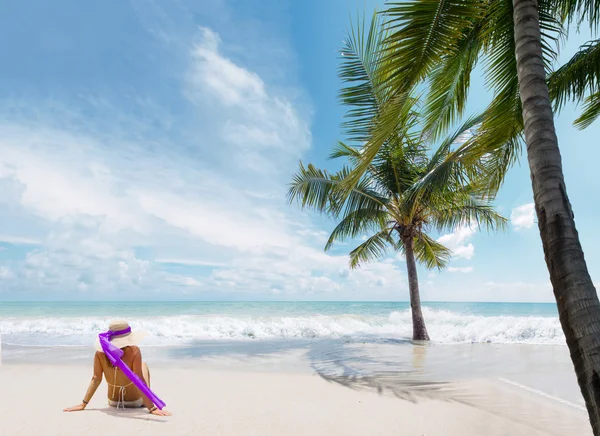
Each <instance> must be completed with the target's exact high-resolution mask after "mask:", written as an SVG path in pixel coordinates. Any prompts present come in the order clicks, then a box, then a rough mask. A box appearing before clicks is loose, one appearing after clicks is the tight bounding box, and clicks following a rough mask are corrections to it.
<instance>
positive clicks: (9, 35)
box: [0, 0, 600, 302]
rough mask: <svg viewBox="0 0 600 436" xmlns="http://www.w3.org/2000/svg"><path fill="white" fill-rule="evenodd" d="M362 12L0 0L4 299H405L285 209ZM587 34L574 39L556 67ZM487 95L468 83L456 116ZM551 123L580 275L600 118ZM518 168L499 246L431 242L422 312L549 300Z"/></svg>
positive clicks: (0, 277)
mask: <svg viewBox="0 0 600 436" xmlns="http://www.w3.org/2000/svg"><path fill="white" fill-rule="evenodd" d="M377 5H378V2H376V1H364V0H363V1H358V0H329V1H327V2H323V1H320V0H306V1H303V2H294V1H292V0H260V1H259V0H252V1H250V0H248V1H244V0H237V1H236V0H210V1H209V0H203V1H198V0H195V1H184V0H176V1H172V2H168V4H167V3H166V2H159V1H153V0H132V1H122V0H105V1H103V2H93V3H89V4H86V7H85V8H82V7H81V3H80V2H78V1H75V0H57V1H54V2H47V1H43V0H34V1H31V2H3V3H2V4H0V51H1V53H2V59H3V62H2V68H1V69H0V300H117V299H125V300H140V299H144V300H180V299H191V300H294V301H295V300H327V301H333V300H372V301H376V300H377V301H379V300H385V301H405V300H407V298H408V286H407V278H406V264H405V262H404V260H403V258H402V257H401V256H398V255H397V254H395V253H391V252H390V253H389V255H388V256H386V257H385V258H383V259H381V260H379V261H376V262H372V263H371V264H369V265H365V266H363V267H361V268H359V269H356V270H350V269H349V267H348V257H347V253H348V251H349V250H350V249H351V248H353V245H352V244H358V243H360V242H361V241H360V240H358V241H354V242H352V241H351V242H350V243H348V244H340V245H338V246H336V247H335V248H334V249H333V250H332V251H330V252H327V253H325V252H324V251H323V247H324V244H325V241H326V239H327V236H328V232H329V231H331V229H332V228H333V226H334V224H335V223H334V222H332V221H330V220H327V219H326V218H324V217H320V216H316V215H314V214H312V213H310V212H306V211H302V210H300V209H299V207H297V206H296V205H290V204H289V203H288V202H287V199H286V193H287V189H288V186H287V185H288V183H289V182H290V181H291V178H292V175H293V173H294V172H295V171H296V169H297V168H298V161H299V160H302V161H303V162H313V163H315V164H316V165H317V166H320V167H325V168H327V167H328V166H329V167H332V166H334V164H333V163H332V162H331V161H329V160H328V159H327V156H328V154H329V151H330V149H331V147H332V145H333V144H334V143H335V141H337V140H338V139H341V137H340V128H339V125H340V123H341V121H342V118H343V114H344V110H343V108H342V107H341V106H340V105H339V102H338V100H337V92H338V89H339V87H340V82H339V80H338V79H337V76H336V69H337V67H338V62H339V50H340V48H341V46H342V41H343V39H344V38H345V36H346V34H347V30H348V27H349V24H350V20H351V18H352V17H353V16H356V14H357V13H362V12H365V11H366V12H367V13H368V14H370V13H371V12H372V11H373V9H374V8H375V7H376V6H377ZM589 39H591V37H590V35H589V33H586V32H585V31H582V34H573V35H572V36H571V38H570V39H569V43H568V45H567V46H566V47H565V48H564V50H563V51H562V52H561V59H562V60H564V59H567V58H568V56H570V55H571V54H573V53H574V51H575V49H576V48H577V46H578V45H579V44H581V43H583V42H585V41H587V40H589ZM489 98H490V93H489V91H487V90H486V87H485V82H484V79H483V78H482V77H475V78H474V80H473V84H472V91H471V94H470V102H469V109H468V111H472V112H475V111H477V110H481V109H482V108H483V107H485V104H486V103H487V101H489ZM577 114H578V110H577V108H576V107H574V106H569V107H567V108H566V109H565V110H564V111H563V112H562V113H561V114H560V115H559V116H558V117H557V119H556V125H557V131H558V136H559V143H560V147H561V151H562V154H563V165H564V173H565V179H566V183H567V189H568V193H569V196H570V199H571V203H572V205H573V209H574V212H575V219H576V224H577V226H578V230H579V235H580V238H581V242H582V245H583V248H584V251H585V255H586V260H587V262H588V267H589V270H590V272H591V275H592V278H593V279H594V280H596V282H600V235H599V234H598V232H597V231H595V230H596V220H597V217H598V215H599V212H600V205H599V204H598V202H597V199H598V194H597V192H598V190H599V189H600V179H599V178H598V177H596V176H595V171H596V168H595V166H596V162H597V161H598V158H600V148H599V145H600V143H599V141H598V138H599V137H600V122H597V123H595V124H594V125H592V126H591V127H590V128H588V129H587V130H585V131H579V130H577V129H575V128H573V127H572V122H573V120H574V119H575V118H576V117H577ZM532 202H533V196H532V192H531V183H530V180H529V173H528V168H527V164H526V158H525V157H523V159H522V160H521V164H520V165H519V166H516V167H514V168H513V169H512V170H511V171H510V173H509V175H508V177H507V180H506V182H505V185H504V186H503V188H502V191H501V192H500V194H499V196H498V199H497V202H496V204H497V208H498V210H499V211H500V212H501V213H502V214H503V215H504V216H506V217H507V218H508V219H509V220H510V225H509V226H508V228H507V230H506V231H504V232H501V233H491V234H489V233H478V232H477V231H476V229H471V228H468V227H461V228H457V229H454V231H453V232H451V233H447V234H439V235H435V236H436V237H437V238H439V240H440V241H441V242H443V243H445V244H447V246H448V247H449V248H451V249H452V250H453V252H454V255H453V258H452V261H451V263H450V267H449V268H448V269H447V270H445V271H442V272H437V271H433V272H432V271H427V270H424V269H419V277H420V282H421V283H420V284H421V292H422V299H423V300H429V301H540V302H544V301H553V296H552V290H551V286H550V284H549V279H548V272H547V270H546V266H545V263H544V258H543V252H542V247H541V243H540V239H539V233H538V230H537V226H536V219H535V214H534V210H533V203H532Z"/></svg>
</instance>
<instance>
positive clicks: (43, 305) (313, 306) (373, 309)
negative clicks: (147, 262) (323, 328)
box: [0, 301, 557, 317]
mask: <svg viewBox="0 0 600 436" xmlns="http://www.w3.org/2000/svg"><path fill="white" fill-rule="evenodd" d="M423 306H424V307H428V308H431V309H438V310H447V311H451V312H454V313H457V314H465V315H481V316H502V315H506V316H557V312H556V305H555V304H554V303H462V302H460V303H447V302H427V303H423ZM408 308H409V304H408V302H304V301H302V302H199V301H165V302H146V301H126V302H110V301H108V302H107V301H91V302H14V301H8V302H1V301H0V317H8V316H13V317H21V316H26V317H27V316H44V317H51V316H61V317H62V316H75V317H77V316H136V315H143V316H153V315H156V316H168V315H214V314H230V315H233V314H241V315H253V316H269V315H312V314H323V315H341V314H355V315H363V314H364V315H385V314H388V313H390V312H393V311H403V310H407V309H408Z"/></svg>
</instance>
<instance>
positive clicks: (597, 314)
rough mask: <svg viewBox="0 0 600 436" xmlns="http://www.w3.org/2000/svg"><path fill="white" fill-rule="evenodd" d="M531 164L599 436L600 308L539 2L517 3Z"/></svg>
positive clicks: (545, 240)
mask: <svg viewBox="0 0 600 436" xmlns="http://www.w3.org/2000/svg"><path fill="white" fill-rule="evenodd" d="M513 7H514V11H513V17H514V33H515V35H514V36H515V43H516V57H517V68H518V76H519V91H520V94H521V101H522V103H523V121H524V123H525V139H526V142H527V158H528V161H529V169H530V171H531V181H532V184H533V195H534V201H535V210H536V213H537V217H538V226H539V230H540V235H541V238H542V245H543V247H544V255H545V258H546V264H547V266H548V271H549V272H550V281H551V282H552V287H553V289H554V296H555V298H556V303H557V306H558V312H559V316H560V322H561V325H562V329H563V331H564V333H565V337H566V340H567V345H568V347H569V350H570V352H571V358H572V360H573V366H574V367H575V373H576V374H577V381H578V383H579V387H580V389H581V393H582V394H583V397H584V399H585V403H586V406H587V410H588V413H589V416H590V421H591V424H592V428H593V430H594V435H596V436H600V302H599V301H598V295H597V294H596V289H595V288H594V284H593V283H592V279H591V277H590V275H589V273H588V270H587V266H586V263H585V259H584V256H583V250H582V248H581V244H580V243H579V236H578V234H577V230H576V228H575V221H574V215H573V211H572V210H571V204H570V203H569V199H568V197H567V190H566V188H565V182H564V177H563V173H562V164H561V156H560V151H559V149H558V140H557V137H556V132H555V129H554V119H553V114H552V106H551V104H550V98H549V96H548V86H547V84H546V76H545V71H544V63H543V58H542V47H541V36H540V25H539V15H538V11H537V1H536V0H513Z"/></svg>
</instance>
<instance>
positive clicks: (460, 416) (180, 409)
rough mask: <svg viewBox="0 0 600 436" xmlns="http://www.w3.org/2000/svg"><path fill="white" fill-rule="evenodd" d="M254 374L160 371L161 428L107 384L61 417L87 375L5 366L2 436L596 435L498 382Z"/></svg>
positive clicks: (572, 417) (570, 414) (65, 368)
mask: <svg viewBox="0 0 600 436" xmlns="http://www.w3.org/2000/svg"><path fill="white" fill-rule="evenodd" d="M248 368H250V369H248ZM248 368H247V367H246V365H244V364H239V365H238V366H237V367H235V368H231V367H230V368H227V365H224V367H223V369H215V367H214V365H205V364H201V363H198V364H197V365H195V366H194V367H191V366H186V367H178V366H177V365H176V364H175V363H173V364H171V365H170V366H169V365H157V366H153V367H152V368H151V371H152V381H153V385H152V387H153V390H155V392H156V393H157V394H158V395H159V396H160V397H161V398H162V399H163V400H164V401H165V402H166V403H167V408H168V409H169V410H170V411H172V412H173V416H172V417H169V418H159V417H154V416H150V415H148V414H147V411H146V410H145V409H140V410H125V411H122V410H118V411H117V410H115V409H114V408H110V407H109V406H107V405H106V390H107V387H106V384H105V383H103V384H102V385H101V386H100V388H99V389H98V391H97V392H96V395H95V396H94V398H93V399H92V401H91V402H90V405H89V409H88V410H86V411H84V412H73V413H64V412H62V408H63V407H67V406H71V405H74V404H77V403H78V402H79V401H80V398H81V397H82V395H83V394H84V392H85V389H86V387H87V383H88V381H89V379H90V376H91V367H90V365H83V364H80V363H73V364H69V365H62V364H51V363H45V364H44V363H39V362H38V363H11V364H4V365H2V366H0V385H1V386H3V395H2V396H1V397H0V416H2V417H4V419H3V420H2V424H1V430H0V434H1V435H2V436H4V435H6V436H13V435H14V436H20V435H30V434H43V435H48V436H53V435H65V436H69V435H80V434H89V435H100V434H105V433H106V429H108V428H111V429H116V428H118V429H119V431H123V432H126V433H127V434H145V435H148V436H153V435H162V434H177V435H187V434H190V435H191V434H199V433H201V434H207V435H217V436H220V435H223V436H225V435H238V434H244V435H280V434H281V435H283V434H285V435H306V434H311V435H334V434H339V435H365V434H369V435H371V434H373V435H375V434H377V435H392V434H393V435H397V434H402V435H408V436H412V435H415V436H417V435H419V436H420V435H430V436H431V435H447V436H453V435H474V436H475V435H559V434H560V435H570V434H573V435H575V434H577V435H586V434H591V431H590V429H589V424H588V423H587V415H586V414H585V412H583V411H581V410H577V409H576V408H573V407H568V406H567V405H565V404H560V403H559V402H556V401H552V400H551V399H549V398H543V397H541V396H539V395H536V394H534V393H532V392H527V391H524V390H520V389H517V388H515V387H514V386H509V385H506V384H502V383H499V382H496V381H494V380H493V379H477V380H470V381H461V382H459V383H439V382H426V381H422V382H420V383H417V384H415V383H414V382H413V383H412V384H411V383H407V382H406V380H403V379H402V378H401V377H395V376H394V375H392V374H388V375H387V376H371V377H344V376H324V375H322V374H318V373H316V372H309V371H304V372H273V371H256V370H253V369H252V367H248Z"/></svg>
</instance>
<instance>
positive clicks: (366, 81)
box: [338, 13, 385, 143]
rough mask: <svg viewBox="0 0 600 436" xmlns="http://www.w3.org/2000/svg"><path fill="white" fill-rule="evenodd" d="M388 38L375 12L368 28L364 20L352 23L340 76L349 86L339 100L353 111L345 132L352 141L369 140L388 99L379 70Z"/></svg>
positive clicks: (344, 47) (344, 125)
mask: <svg viewBox="0 0 600 436" xmlns="http://www.w3.org/2000/svg"><path fill="white" fill-rule="evenodd" d="M384 38H385V33H384V32H382V30H381V20H380V18H379V15H378V14H377V13H375V14H374V15H373V17H372V19H371V22H370V24H369V26H368V29H367V28H366V26H365V20H364V18H363V19H362V20H361V19H360V18H359V19H357V21H356V23H353V24H352V26H351V28H350V32H349V35H348V37H347V38H346V40H345V41H344V46H343V48H342V50H341V64H340V67H339V70H338V76H339V78H340V79H341V80H342V81H343V82H344V83H346V84H348V85H347V86H344V87H343V88H342V89H341V91H340V93H339V98H340V100H341V102H342V104H344V105H345V106H349V107H350V108H351V109H349V110H348V111H347V112H346V114H345V118H346V121H345V122H344V123H343V124H342V130H343V131H344V133H345V135H346V136H347V137H348V138H349V140H351V141H356V142H359V143H362V142H365V141H367V140H368V135H369V134H370V131H371V129H372V125H373V120H374V119H375V118H376V117H377V115H378V114H379V110H380V108H381V106H382V105H383V103H384V100H385V97H384V94H383V92H382V87H381V82H382V77H381V70H380V69H379V68H378V65H379V63H380V62H381V56H382V54H383V40H384Z"/></svg>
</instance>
